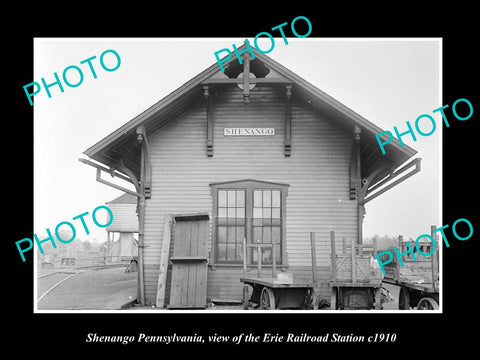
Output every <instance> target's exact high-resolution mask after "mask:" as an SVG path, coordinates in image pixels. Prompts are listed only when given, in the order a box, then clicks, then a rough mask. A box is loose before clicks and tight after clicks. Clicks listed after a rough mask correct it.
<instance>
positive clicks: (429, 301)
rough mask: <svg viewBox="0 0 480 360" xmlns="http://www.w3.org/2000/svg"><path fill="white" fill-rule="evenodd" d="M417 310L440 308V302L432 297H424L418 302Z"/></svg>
mask: <svg viewBox="0 0 480 360" xmlns="http://www.w3.org/2000/svg"><path fill="white" fill-rule="evenodd" d="M417 310H438V303H437V301H436V300H435V299H433V298H431V297H424V298H421V299H420V301H419V302H418V305H417Z"/></svg>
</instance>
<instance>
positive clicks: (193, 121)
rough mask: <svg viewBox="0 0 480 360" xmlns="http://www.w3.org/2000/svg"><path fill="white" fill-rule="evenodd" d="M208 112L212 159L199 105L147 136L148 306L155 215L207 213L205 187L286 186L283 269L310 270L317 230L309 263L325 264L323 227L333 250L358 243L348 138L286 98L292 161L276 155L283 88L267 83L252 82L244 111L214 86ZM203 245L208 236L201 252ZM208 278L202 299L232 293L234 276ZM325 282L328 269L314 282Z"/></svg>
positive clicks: (158, 228)
mask: <svg viewBox="0 0 480 360" xmlns="http://www.w3.org/2000/svg"><path fill="white" fill-rule="evenodd" d="M212 114H213V117H214V121H213V123H214V145H213V153H214V156H213V157H207V156H206V139H207V134H206V111H205V105H204V104H199V105H197V106H195V107H193V108H192V109H190V110H189V111H187V112H185V113H183V114H182V115H181V116H180V117H178V118H177V119H175V120H174V121H171V122H170V123H168V124H167V125H166V126H164V127H162V128H160V129H159V130H157V131H156V132H155V133H152V134H150V135H149V144H150V147H151V150H150V151H151V152H150V153H151V164H152V189H151V198H150V199H148V200H147V201H146V213H145V238H144V241H145V246H146V247H145V252H144V261H145V284H146V287H145V288H146V300H147V302H155V297H156V289H157V281H158V267H159V262H160V252H161V246H162V235H163V221H164V215H165V214H167V213H169V214H181V213H194V212H209V214H210V215H212V214H211V212H212V198H211V192H210V186H209V184H210V183H214V182H223V181H233V180H243V179H255V180H263V181H272V182H280V183H286V184H289V185H290V187H289V189H288V197H287V204H286V208H287V214H286V224H287V225H286V226H287V229H286V231H287V232H286V238H287V244H286V250H287V257H288V258H287V263H288V265H289V269H288V270H287V271H290V268H292V269H297V268H307V269H309V268H310V266H311V256H310V238H309V232H311V231H314V232H315V233H316V239H317V262H318V266H319V267H321V268H323V269H327V268H328V266H329V264H330V237H329V236H330V235H329V232H330V231H331V230H334V231H335V234H336V236H337V246H338V248H339V249H340V248H341V239H342V238H343V237H345V238H348V239H351V238H352V237H354V238H356V237H357V234H358V223H357V221H358V219H357V216H358V213H357V202H356V201H351V200H349V164H350V154H351V141H352V134H349V133H347V132H344V131H343V130H342V129H340V128H338V127H336V126H334V125H333V124H332V123H331V122H330V121H328V120H327V119H325V118H323V117H322V116H321V115H319V114H318V113H317V112H315V111H313V110H312V109H310V108H309V107H308V105H307V104H305V103H303V102H299V101H297V100H296V99H295V97H294V98H293V102H292V154H291V156H290V157H289V158H288V157H285V155H284V134H285V129H284V128H285V104H284V89H283V88H281V87H275V86H258V85H257V86H256V87H255V88H254V89H252V91H251V96H250V103H249V104H248V105H244V103H243V98H242V92H241V91H240V90H239V89H238V88H237V87H236V86H230V87H222V88H219V89H217V94H216V95H215V97H214V99H213V110H212ZM224 127H274V128H275V136H265V137H262V136H255V137H254V136H251V137H245V136H236V137H225V136H223V129H224ZM210 234H211V225H210ZM211 246H212V243H211V236H210V241H209V244H208V249H209V251H210V249H211ZM238 271H240V272H238ZM208 274H209V277H208V294H207V296H208V297H210V298H218V297H219V296H217V295H222V296H223V294H225V296H227V295H229V294H230V293H231V294H232V296H233V295H234V294H237V295H238V291H239V290H238V289H239V286H240V284H239V280H238V279H239V277H240V275H241V270H237V269H233V270H232V269H228V268H224V267H217V268H216V269H215V270H213V271H212V270H209V272H208ZM327 275H328V276H329V270H328V271H325V274H324V275H320V277H322V276H323V277H325V278H327ZM294 277H295V274H294ZM167 278H168V276H167ZM232 280H234V281H233V282H232ZM167 281H170V279H168V280H167ZM237 282H238V283H237ZM217 283H219V284H223V285H217ZM229 288H231V289H229ZM240 289H241V288H240ZM168 291H169V287H168V286H167V292H168ZM237 295H235V296H237ZM167 296H168V294H167ZM166 298H167V299H168V297H166Z"/></svg>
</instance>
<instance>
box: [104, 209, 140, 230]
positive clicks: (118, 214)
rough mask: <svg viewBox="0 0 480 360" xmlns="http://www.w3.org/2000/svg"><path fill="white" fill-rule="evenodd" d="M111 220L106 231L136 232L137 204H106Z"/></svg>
mask: <svg viewBox="0 0 480 360" xmlns="http://www.w3.org/2000/svg"><path fill="white" fill-rule="evenodd" d="M108 207H109V209H110V210H111V211H112V213H113V220H112V223H111V224H110V226H108V227H107V231H120V232H138V216H137V212H136V207H137V204H115V203H111V204H108Z"/></svg>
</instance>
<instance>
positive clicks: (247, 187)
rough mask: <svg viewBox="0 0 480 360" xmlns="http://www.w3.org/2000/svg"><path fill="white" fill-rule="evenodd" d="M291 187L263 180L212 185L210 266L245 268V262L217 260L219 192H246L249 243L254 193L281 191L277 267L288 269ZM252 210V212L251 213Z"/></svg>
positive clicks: (251, 233)
mask: <svg viewBox="0 0 480 360" xmlns="http://www.w3.org/2000/svg"><path fill="white" fill-rule="evenodd" d="M289 186H290V185H288V184H283V183H275V182H269V181H261V180H252V179H246V180H236V181H227V182H219V183H212V184H210V191H211V196H212V242H211V244H212V246H211V249H210V265H211V266H212V268H215V267H216V266H229V267H241V266H243V261H241V262H223V261H222V262H220V261H218V260H217V246H218V234H217V230H218V220H217V214H218V191H219V190H227V191H228V190H235V191H238V190H244V191H245V222H246V230H245V234H246V235H247V241H248V240H249V239H252V240H253V220H252V219H253V207H254V204H253V192H254V191H255V190H280V202H281V203H280V217H281V225H280V228H281V231H280V232H281V235H280V237H281V238H280V244H281V253H280V255H281V261H280V263H277V264H276V266H277V267H280V268H286V267H287V266H288V264H287V251H286V225H287V221H286V209H287V196H288V188H289ZM249 210H251V212H250V211H249ZM248 266H249V267H255V266H257V265H256V264H248ZM262 266H263V267H266V268H267V267H271V266H272V264H263V265H262Z"/></svg>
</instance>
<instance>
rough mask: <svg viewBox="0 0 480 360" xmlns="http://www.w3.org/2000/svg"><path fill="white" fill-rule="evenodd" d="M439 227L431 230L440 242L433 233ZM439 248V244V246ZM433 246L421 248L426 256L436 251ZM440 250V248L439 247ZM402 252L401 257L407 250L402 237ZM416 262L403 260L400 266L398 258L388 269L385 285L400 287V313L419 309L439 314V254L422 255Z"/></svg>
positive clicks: (408, 258) (422, 245)
mask: <svg viewBox="0 0 480 360" xmlns="http://www.w3.org/2000/svg"><path fill="white" fill-rule="evenodd" d="M434 229H436V227H435V226H432V227H431V236H432V237H433V238H434V239H435V241H436V242H437V238H436V234H434V232H433V230H434ZM437 245H438V242H437ZM431 246H432V243H431V241H430V240H429V241H428V242H425V243H423V244H422V243H420V242H419V244H418V247H419V248H420V251H421V252H422V253H424V254H429V253H430V252H431V250H432V248H431ZM410 247H411V248H412V249H415V248H416V246H415V244H413V246H412V244H410ZM437 248H438V246H437ZM398 249H399V252H400V253H403V252H405V251H406V250H407V247H406V242H404V241H403V237H402V236H401V235H400V236H399V237H398ZM415 259H416V260H414V259H413V257H412V255H411V254H408V255H406V256H403V257H402V262H403V266H400V262H399V261H398V258H397V257H395V262H393V261H392V262H391V263H388V264H386V265H384V268H385V278H384V279H383V281H384V282H386V283H389V284H393V285H397V286H400V293H399V298H398V308H399V310H409V309H410V308H416V309H417V310H438V308H439V304H440V300H439V287H438V282H439V276H438V271H439V263H438V251H435V252H434V253H433V254H432V255H430V256H422V255H421V254H419V253H418V252H416V254H415Z"/></svg>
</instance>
